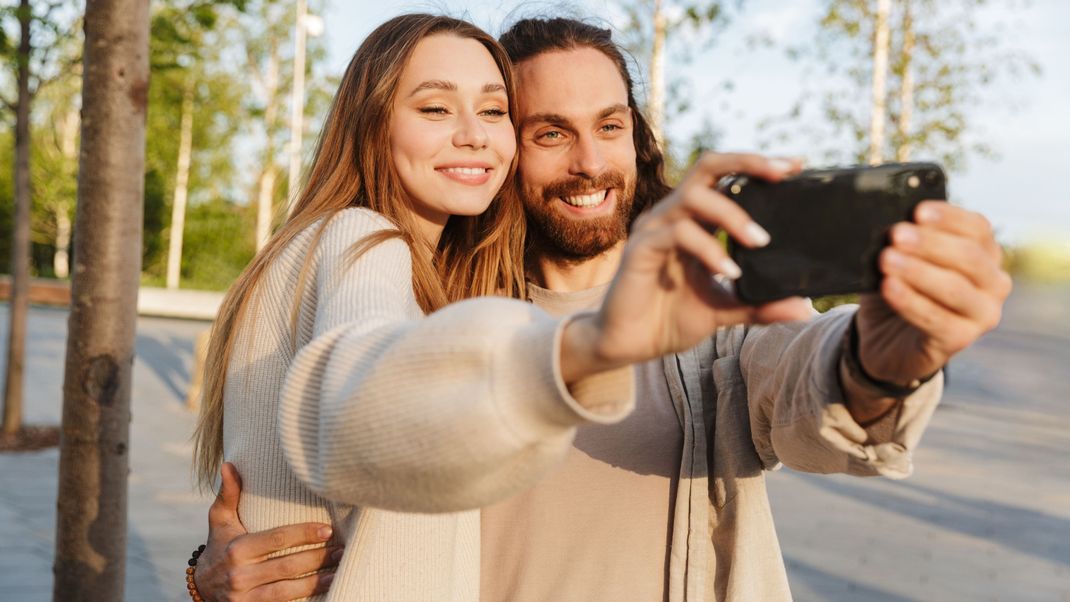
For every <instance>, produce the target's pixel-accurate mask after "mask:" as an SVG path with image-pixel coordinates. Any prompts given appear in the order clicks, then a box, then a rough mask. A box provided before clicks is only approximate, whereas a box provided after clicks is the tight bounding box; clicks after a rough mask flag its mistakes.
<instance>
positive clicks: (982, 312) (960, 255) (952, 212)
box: [858, 201, 1011, 385]
mask: <svg viewBox="0 0 1070 602" xmlns="http://www.w3.org/2000/svg"><path fill="white" fill-rule="evenodd" d="M914 219H915V221H916V223H913V224H912V223H905V222H904V223H900V224H896V225H895V227H894V228H893V229H892V236H891V239H892V244H891V245H889V247H888V248H886V249H885V250H884V251H882V252H881V256H880V267H881V270H882V271H883V272H884V281H883V283H882V284H881V290H880V294H879V295H876V294H874V295H866V296H864V297H863V298H862V301H861V307H860V308H859V311H858V335H859V359H860V360H861V362H862V367H863V369H864V370H865V371H866V373H868V374H869V375H870V376H872V377H874V378H876V379H878V380H883V381H887V382H892V383H897V384H904V385H906V384H909V383H910V382H911V381H914V380H916V379H922V378H925V377H927V376H929V375H931V374H933V373H935V372H936V371H937V370H940V369H941V368H943V367H944V365H945V364H946V363H947V361H948V360H949V359H950V358H951V357H952V356H953V355H955V354H956V353H958V352H960V351H962V350H963V349H965V348H966V347H968V346H969V345H970V344H972V343H973V342H974V341H976V340H977V339H978V338H979V337H980V336H981V335H982V334H984V333H986V332H988V331H989V330H992V329H993V328H995V327H996V326H997V325H998V324H999V320H1000V316H1001V314H1002V309H1003V302H1004V301H1005V300H1006V299H1007V296H1008V295H1009V294H1010V292H1011V278H1010V276H1009V275H1008V274H1007V272H1005V271H1004V270H1003V267H1002V251H1001V250H1000V247H999V245H998V244H997V243H996V240H995V237H994V236H993V233H992V226H991V225H990V224H989V223H988V220H986V219H985V218H984V216H982V215H980V214H978V213H974V212H972V211H967V210H966V209H963V208H961V207H955V206H953V205H950V204H948V203H944V202H939V201H926V202H924V203H921V204H919V205H918V208H917V210H916V212H915V215H914Z"/></svg>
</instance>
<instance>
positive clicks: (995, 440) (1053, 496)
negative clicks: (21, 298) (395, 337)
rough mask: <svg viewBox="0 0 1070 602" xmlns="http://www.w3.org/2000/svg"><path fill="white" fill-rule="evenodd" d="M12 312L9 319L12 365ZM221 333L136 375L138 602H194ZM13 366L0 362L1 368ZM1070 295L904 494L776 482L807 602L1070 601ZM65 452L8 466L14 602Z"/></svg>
mask: <svg viewBox="0 0 1070 602" xmlns="http://www.w3.org/2000/svg"><path fill="white" fill-rule="evenodd" d="M66 319H67V313H66V311H65V310H60V309H51V308H38V307H35V308H33V309H32V310H31V312H30V325H29V332H30V338H29V341H28V349H29V353H28V357H27V365H28V379H27V394H26V398H27V402H26V410H25V412H26V421H27V422H28V423H57V422H58V421H59V417H60V414H61V411H60V410H61V404H62V402H61V386H62V382H61V381H62V377H61V375H62V370H63V364H62V361H63V356H64V345H65V333H66ZM6 327H7V308H6V306H5V305H0V352H4V349H3V345H4V344H5V343H4V341H6ZM205 328H207V323H205V322H199V321H192V320H176V319H165V318H151V317H142V318H141V319H140V321H139V323H138V338H137V355H138V357H137V361H136V363H135V366H134V392H133V399H132V404H133V422H132V424H131V474H130V494H129V495H130V497H129V532H128V555H127V559H128V562H127V583H126V598H127V600H136V601H142V600H145V601H149V600H153V601H154V600H173V601H176V602H177V601H181V600H188V599H189V598H188V596H187V595H186V593H185V587H184V583H183V572H184V569H185V566H186V559H187V558H188V557H189V553H190V551H191V550H192V549H193V548H194V547H196V546H197V545H198V544H200V543H202V542H203V541H204V538H205V534H206V531H207V528H206V509H207V507H208V504H209V500H208V499H207V498H205V497H202V496H200V495H198V494H197V493H196V492H195V490H194V488H193V487H192V479H191V477H190V455H191V451H192V446H191V445H190V439H189V438H190V434H191V432H192V428H193V422H194V417H193V416H192V415H191V414H190V413H189V412H188V411H187V410H186V409H185V406H184V403H183V399H184V396H185V386H186V383H187V382H188V381H189V371H190V366H191V364H192V354H193V341H194V339H195V337H196V336H197V334H198V333H199V332H201V331H202V330H203V329H205ZM0 357H3V356H2V355H0ZM1068 366H1070V287H1061V288H1052V287H1041V286H1026V285H1021V284H1019V285H1018V287H1017V288H1016V290H1015V293H1014V294H1013V295H1012V297H1011V300H1010V301H1009V303H1008V306H1007V311H1006V314H1005V318H1004V322H1003V324H1002V325H1001V326H1000V328H999V329H997V330H996V331H995V332H993V333H991V334H990V335H988V336H987V337H985V338H984V339H982V340H981V341H980V342H979V343H978V344H976V345H975V346H974V347H972V348H971V349H969V350H968V351H967V352H965V353H964V354H963V355H962V356H961V357H960V358H957V359H956V361H955V362H954V363H953V364H952V366H951V369H950V376H949V380H950V385H949V388H948V391H947V393H946V395H945V399H944V402H943V404H942V406H941V408H940V409H939V410H938V411H937V413H936V414H935V416H934V418H933V422H932V425H931V426H930V428H929V430H928V431H927V433H926V435H925V438H924V440H923V442H922V446H921V448H920V450H919V452H918V453H917V456H916V470H915V474H914V476H912V477H911V478H909V479H907V480H905V481H890V480H885V479H857V478H851V477H842V476H817V475H805V474H801V473H795V472H792V471H789V470H783V471H779V472H776V473H772V474H770V475H769V479H768V480H769V489H770V496H771V498H772V503H773V511H774V514H775V518H776V522H777V527H778V530H779V532H780V537H781V546H782V548H783V552H784V556H785V560H786V562H787V565H788V572H789V575H790V579H791V584H792V591H793V593H794V596H795V598H796V600H799V601H824V600H831V601H855V600H863V601H877V602H900V601H930V600H934V601H957V600H963V601H974V600H980V601H1014V602H1017V601H1030V600H1037V601H1056V602H1070V463H1068V462H1066V461H1065V460H1064V458H1065V456H1066V455H1067V451H1068V450H1070V403H1068V402H1070V399H1068V398H1070V368H1068ZM58 457H59V454H58V452H57V450H47V451H41V452H33V453H25V454H0V601H5V602H6V601H20V602H21V601H24V600H25V601H30V602H33V601H38V600H51V596H52V569H51V565H52V550H53V546H54V532H55V497H56V467H57V462H58Z"/></svg>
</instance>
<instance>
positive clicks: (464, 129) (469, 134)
mask: <svg viewBox="0 0 1070 602" xmlns="http://www.w3.org/2000/svg"><path fill="white" fill-rule="evenodd" d="M487 139H488V137H487V130H486V128H484V126H483V122H482V121H480V119H479V116H478V115H474V114H472V113H464V114H462V115H461V116H460V117H459V118H458V123H457V130H456V131H455V132H454V133H453V145H454V146H458V147H461V146H466V147H469V148H472V149H476V150H479V149H483V148H486V147H487Z"/></svg>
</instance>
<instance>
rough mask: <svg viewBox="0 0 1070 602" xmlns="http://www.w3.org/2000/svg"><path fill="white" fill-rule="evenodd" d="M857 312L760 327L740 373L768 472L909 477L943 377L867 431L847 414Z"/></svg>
mask: <svg viewBox="0 0 1070 602" xmlns="http://www.w3.org/2000/svg"><path fill="white" fill-rule="evenodd" d="M853 314H854V312H853V310H852V308H850V307H842V308H836V309H834V310H832V311H829V312H827V313H825V314H822V315H819V316H816V317H814V318H812V319H811V320H810V321H808V322H794V323H786V324H777V325H771V326H763V327H756V328H752V329H750V330H749V331H748V333H747V335H746V338H745V339H744V342H743V350H742V353H741V359H740V368H741V371H742V373H743V377H744V379H745V383H746V386H747V398H748V405H749V406H750V417H751V435H752V438H753V440H754V445H755V448H756V449H757V450H758V455H759V456H760V457H761V459H762V464H763V465H764V466H765V467H766V468H776V467H777V466H778V465H779V464H780V463H781V462H782V463H784V464H785V465H787V466H789V467H791V468H793V469H796V470H802V471H806V472H818V473H831V472H843V473H848V474H854V475H860V476H873V475H883V476H887V477H891V478H904V477H907V476H909V475H910V473H911V472H912V471H913V460H912V455H913V450H914V449H915V448H916V447H917V445H918V442H919V441H920V439H921V435H922V433H923V432H924V430H925V427H926V426H927V425H928V423H929V419H930V418H931V416H932V413H933V411H934V410H935V409H936V405H937V404H938V403H939V401H940V397H941V394H942V391H943V380H942V376H941V375H938V376H937V377H936V378H934V379H932V380H931V381H929V382H928V383H926V384H925V385H923V386H922V387H921V388H920V389H918V390H917V391H915V392H914V393H913V394H911V395H910V396H909V397H906V398H905V399H904V400H903V401H902V402H901V405H900V406H899V407H898V409H897V410H893V411H892V412H890V413H889V414H888V416H887V417H886V418H884V419H881V420H879V421H877V422H876V423H875V424H871V425H870V426H869V427H868V428H863V427H862V426H861V425H859V424H858V423H857V422H855V421H854V419H852V418H851V415H850V413H849V412H848V411H847V405H846V402H845V396H844V393H843V390H842V388H841V386H840V381H839V369H840V360H841V357H842V353H843V339H844V336H843V335H844V333H845V332H846V330H847V328H848V326H849V325H850V322H851V318H852V316H853Z"/></svg>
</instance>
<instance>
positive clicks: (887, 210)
mask: <svg viewBox="0 0 1070 602" xmlns="http://www.w3.org/2000/svg"><path fill="white" fill-rule="evenodd" d="M946 186H947V179H946V177H945V175H944V170H943V169H941V167H940V166H939V165H937V164H935V163H887V164H884V165H876V166H857V167H842V168H830V169H812V170H806V171H803V172H800V173H799V174H797V175H794V176H791V177H789V178H786V179H784V180H782V181H780V182H777V183H772V182H769V181H766V180H762V179H759V178H754V177H751V176H745V175H734V176H728V177H725V178H722V179H721V181H720V182H718V184H717V189H718V190H719V191H720V192H721V193H722V194H724V195H725V196H727V197H728V198H730V199H732V200H733V201H735V202H736V203H738V204H739V205H740V206H741V207H742V208H743V209H745V210H746V211H747V213H748V214H750V216H751V217H752V218H753V219H754V220H755V221H756V222H758V223H759V224H761V226H762V227H763V228H765V229H766V231H768V232H769V235H770V236H771V238H772V240H771V242H770V243H769V245H767V246H765V247H762V248H760V249H748V248H746V247H743V246H742V245H738V244H735V243H734V242H733V241H732V240H731V239H729V241H728V251H729V255H730V256H731V257H732V259H733V260H734V261H735V262H736V263H737V264H739V267H740V269H741V270H742V271H743V275H742V276H741V277H740V278H739V279H738V280H737V281H736V283H735V291H736V295H737V296H738V297H739V298H740V300H742V301H744V302H745V303H748V304H759V303H766V302H769V301H774V300H776V299H783V298H785V297H792V296H801V297H819V296H823V295H838V294H845V293H861V292H867V291H876V290H877V289H878V287H879V286H880V281H881V272H880V269H879V268H878V266H877V256H878V255H879V254H880V251H881V249H883V248H884V247H885V246H886V245H887V244H888V231H889V230H890V228H891V226H892V225H893V224H895V223H897V222H902V221H913V216H914V208H915V207H916V206H917V205H918V203H920V202H921V201H924V200H946V199H947V188H946Z"/></svg>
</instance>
